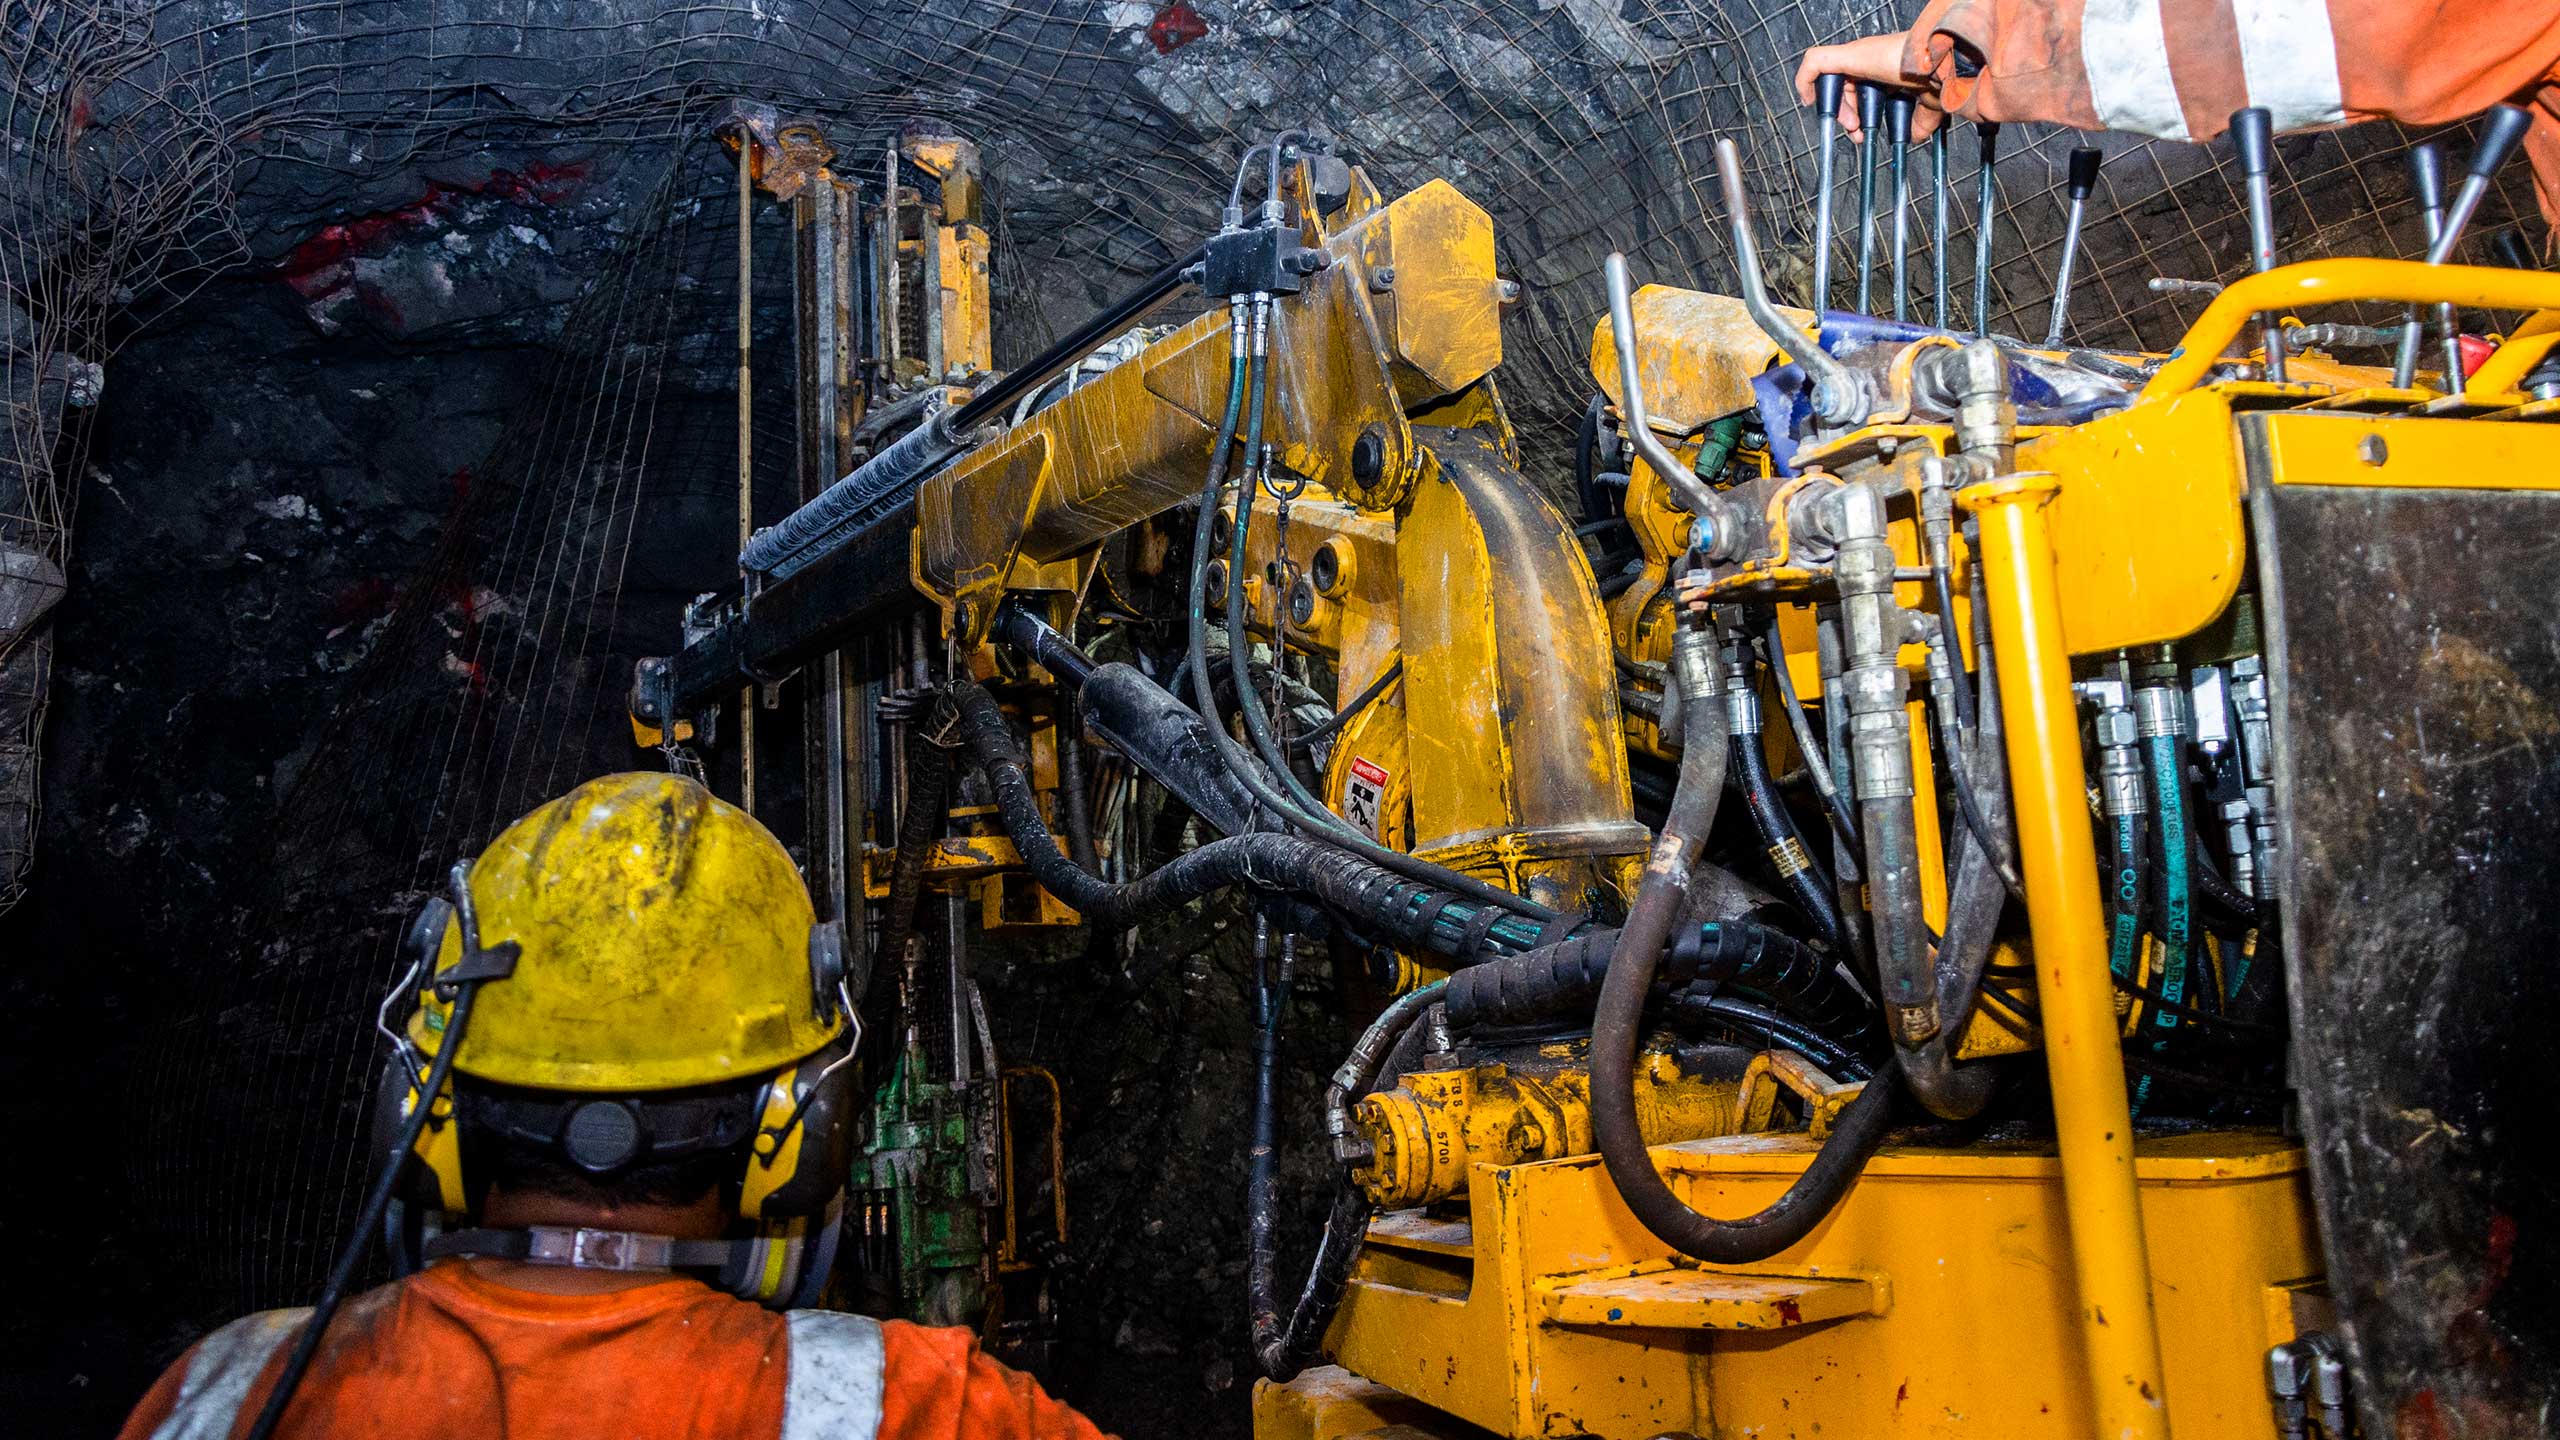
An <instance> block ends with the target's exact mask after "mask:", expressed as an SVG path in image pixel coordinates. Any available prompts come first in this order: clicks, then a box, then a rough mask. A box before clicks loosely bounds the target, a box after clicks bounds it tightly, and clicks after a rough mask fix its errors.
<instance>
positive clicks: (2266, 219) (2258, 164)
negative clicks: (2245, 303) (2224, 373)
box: [2231, 105, 2284, 384]
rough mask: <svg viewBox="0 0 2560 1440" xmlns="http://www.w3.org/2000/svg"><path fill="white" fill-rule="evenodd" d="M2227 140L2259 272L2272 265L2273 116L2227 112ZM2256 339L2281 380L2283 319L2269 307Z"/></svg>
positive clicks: (2272, 376) (2258, 110)
mask: <svg viewBox="0 0 2560 1440" xmlns="http://www.w3.org/2000/svg"><path fill="white" fill-rule="evenodd" d="M2231 144H2232V147H2233V148H2234V149H2236V150H2238V151H2239V152H2240V173H2241V174H2242V175H2243V176H2245V177H2247V179H2248V187H2249V268H2250V269H2251V270H2254V271H2256V272H2257V273H2259V274H2261V275H2263V274H2265V273H2266V272H2267V271H2269V270H2273V269H2274V268H2276V199H2275V188H2274V185H2273V183H2272V182H2271V181H2270V180H2269V179H2268V172H2269V171H2270V170H2272V169H2273V168H2274V165H2275V148H2276V126H2275V117H2274V116H2272V115H2270V114H2268V113H2267V111H2266V109H2265V107H2263V106H2258V105H2252V106H2250V107H2249V108H2248V109H2246V110H2235V111H2233V112H2232V115H2231ZM2258 336H2259V343H2260V344H2261V346H2262V347H2263V348H2264V349H2265V351H2266V355H2267V378H2268V379H2269V380H2272V381H2275V382H2276V383H2277V384H2282V383H2284V319H2283V317H2282V316H2280V315H2278V314H2277V313H2276V312H2275V311H2273V310H2269V311H2266V312H2264V313H2263V314H2261V315H2259V316H2258Z"/></svg>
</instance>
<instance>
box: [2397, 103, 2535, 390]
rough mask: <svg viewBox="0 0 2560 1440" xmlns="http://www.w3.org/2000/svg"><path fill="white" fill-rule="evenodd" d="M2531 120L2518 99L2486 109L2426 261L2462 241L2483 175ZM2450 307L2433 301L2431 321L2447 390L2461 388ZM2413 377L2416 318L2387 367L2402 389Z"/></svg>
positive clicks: (2483, 192) (2482, 192)
mask: <svg viewBox="0 0 2560 1440" xmlns="http://www.w3.org/2000/svg"><path fill="white" fill-rule="evenodd" d="M2532 124H2533V112H2532V111H2530V110H2527V109H2525V108H2524V107H2522V106H2520V105H2500V106H2498V107H2497V108H2496V109H2493V110H2491V111H2490V112H2489V118H2488V121H2487V124H2486V125H2485V126H2484V127H2483V128H2482V130H2481V132H2480V144H2479V147H2478V148H2476V149H2474V150H2473V151H2472V152H2471V164H2470V165H2469V166H2468V167H2466V169H2465V172H2464V174H2463V177H2462V188H2461V189H2460V190H2458V191H2456V192H2454V197H2453V204H2452V205H2451V207H2449V208H2448V209H2447V210H2446V211H2445V214H2444V224H2443V226H2442V227H2440V228H2439V229H2438V230H2437V231H2436V237H2435V239H2434V240H2433V241H2431V242H2430V243H2429V244H2428V246H2427V263H2428V264H2430V265H2442V264H2444V263H2445V262H2446V261H2447V260H2450V259H2452V258H2453V252H2454V248H2455V247H2456V246H2459V245H2460V244H2461V243H2462V232H2463V230H2464V228H2465V227H2467V226H2469V225H2470V223H2471V216H2472V214H2473V212H2475V211H2477V210H2478V209H2479V208H2480V202H2481V200H2482V199H2484V198H2485V197H2486V196H2487V195H2488V193H2489V181H2490V180H2491V179H2492V178H2493V177H2495V176H2496V175H2497V173H2498V167H2499V166H2501V165H2503V164H2505V163H2506V161H2507V155H2508V153H2509V152H2510V151H2512V150H2514V149H2515V148H2516V142H2517V141H2518V140H2521V139H2523V138H2524V132H2525V131H2526V129H2527V128H2529V127H2530V126H2531V125H2532ZM2456 323H2457V322H2456V317H2455V315H2454V310H2453V307H2452V306H2450V305H2440V306H2438V307H2436V324H2437V326H2438V327H2439V328H2440V329H2442V330H2443V331H2444V332H2445V336H2446V338H2445V342H2444V343H2445V372H2444V389H2445V393H2446V394H2448V395H2457V394H2460V393H2461V391H2462V350H2461V344H2460V337H2459V335H2458V334H2456V333H2455V326H2456ZM2417 378H2418V323H2417V322H2416V321H2414V320H2412V321H2410V322H2409V323H2408V324H2407V325H2406V326H2403V327H2402V328H2401V331H2400V359H2399V363H2398V364H2397V365H2395V366H2393V367H2392V371H2391V379H2392V383H2393V384H2395V385H2397V386H2399V387H2400V388H2401V389H2404V390H2405V389H2407V388H2408V387H2409V386H2410V385H2411V384H2412V383H2414V382H2415V381H2416V380H2417Z"/></svg>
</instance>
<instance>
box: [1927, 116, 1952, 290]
mask: <svg viewBox="0 0 2560 1440" xmlns="http://www.w3.org/2000/svg"><path fill="white" fill-rule="evenodd" d="M1929 188H1930V191H1931V194H1930V202H1931V203H1930V216H1929V268H1930V270H1931V272H1932V274H1931V281H1932V284H1931V286H1930V295H1931V297H1932V299H1931V306H1930V311H1929V319H1930V322H1931V323H1932V324H1934V325H1936V326H1937V327H1938V328H1939V329H1941V330H1948V329H1952V328H1954V326H1955V317H1954V316H1952V315H1949V314H1948V313H1947V124H1946V120H1945V119H1944V117H1941V118H1940V119H1939V121H1938V128H1937V130H1936V131H1934V132H1933V133H1931V135H1930V136H1929Z"/></svg>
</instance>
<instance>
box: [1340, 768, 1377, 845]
mask: <svg viewBox="0 0 2560 1440" xmlns="http://www.w3.org/2000/svg"><path fill="white" fill-rule="evenodd" d="M1386 807H1387V770H1386V767H1385V766H1383V765H1379V764H1376V763H1373V762H1371V761H1368V760H1364V759H1362V758H1361V757H1359V756H1357V755H1354V756H1352V757H1351V770H1350V772H1349V773H1348V774H1346V775H1344V776H1343V777H1342V814H1343V818H1344V819H1347V820H1349V821H1350V822H1351V823H1352V824H1354V825H1357V826H1359V827H1360V828H1361V829H1362V830H1364V831H1366V832H1368V836H1369V838H1370V839H1372V840H1377V839H1382V838H1384V837H1382V836H1381V835H1379V833H1378V814H1379V812H1380V811H1382V810H1384V809H1386Z"/></svg>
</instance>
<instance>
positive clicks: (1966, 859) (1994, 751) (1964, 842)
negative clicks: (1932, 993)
mask: <svg viewBox="0 0 2560 1440" xmlns="http://www.w3.org/2000/svg"><path fill="white" fill-rule="evenodd" d="M1976 653H1977V655H1978V656H1979V657H1980V663H1981V667H1982V677H1983V685H1982V703H1981V705H1980V706H1979V707H1978V708H1977V709H1976V711H1975V720H1976V724H1975V729H1974V734H1973V745H1974V751H1973V757H1974V758H1973V765H1972V767H1971V768H1972V771H1973V773H1974V774H1976V775H1979V776H1980V777H1982V779H1983V780H1985V781H1987V782H1988V785H1987V786H1986V788H1984V789H1983V790H1982V791H1980V792H1979V793H1980V794H1981V796H1982V805H1981V810H1982V821H1983V823H1982V827H1981V829H1979V830H1976V829H1973V828H1970V827H1968V828H1967V829H1966V830H1965V831H1964V832H1963V834H1962V836H1961V837H1960V839H1959V841H1958V847H1957V852H1956V865H1955V880H1954V883H1953V884H1952V885H1950V886H1949V887H1948V897H1947V929H1946V934H1945V935H1944V936H1942V937H1941V938H1940V940H1939V942H1938V954H1937V960H1936V964H1935V973H1936V981H1937V999H1938V1033H1936V1034H1935V1035H1932V1036H1930V1037H1929V1038H1928V1039H1927V1040H1925V1041H1923V1042H1921V1043H1920V1044H1918V1045H1915V1046H1912V1047H1910V1048H1908V1049H1906V1050H1905V1051H1903V1053H1902V1075H1903V1083H1904V1084H1905V1085H1907V1086H1908V1087H1909V1088H1910V1090H1911V1093H1912V1096H1913V1097H1914V1098H1916V1099H1917V1100H1919V1102H1920V1103H1921V1104H1922V1105H1923V1106H1924V1107H1926V1108H1927V1109H1928V1111H1929V1113H1930V1114H1932V1115H1935V1116H1937V1117H1939V1118H1940V1119H1943V1120H1970V1119H1972V1118H1973V1117H1974V1116H1976V1115H1979V1114H1981V1113H1982V1111H1983V1109H1984V1107H1986V1106H1988V1105H1989V1104H1990V1103H1991V1096H1992V1092H1993V1090H1994V1088H1995V1087H1996V1085H1997V1082H1998V1080H1999V1077H2000V1068H2001V1067H1999V1066H1997V1065H1995V1064H1993V1063H1991V1062H1990V1061H1988V1060H1976V1061H1974V1062H1972V1063H1970V1064H1965V1063H1959V1062H1958V1061H1957V1060H1956V1058H1955V1052H1956V1048H1957V1046H1958V1045H1959V1044H1960V1043H1961V1042H1962V1041H1963V1039H1964V1031H1965V1026H1966V1024H1967V1023H1968V1022H1969V1021H1971V1020H1972V1018H1973V1007H1974V1000H1975V997H1976V996H1977V995H1979V994H1980V993H1981V985H1982V972H1983V967H1984V966H1986V965H1987V964H1989V963H1990V959H1991V946H1992V942H1993V941H1994V940H1995V939H1996V938H1997V936H1998V932H1999V928H2000V915H2001V911H2002V910H2003V909H2004V908H2005V906H2006V903H2007V900H2008V889H2007V883H2006V878H2005V877H2004V876H2002V875H2001V874H2000V873H1999V867H1998V866H1997V865H1996V864H1995V863H1994V854H1995V851H1996V852H1998V853H2005V852H2006V850H2007V848H2008V846H2009V845H2010V843H2011V816H2012V811H2011V809H2010V805H2009V764H2008V752H2007V750H2006V748H2005V747H2006V745H2007V731H2006V727H2005V726H2004V725H2003V724H2002V721H2001V711H2000V694H1999V691H1998V689H1997V688H1996V686H1995V685H1994V684H1993V672H1992V668H1991V666H1992V660H1991V650H1990V647H1989V646H1983V647H1981V648H1980V649H1978V650H1977V652H1976ZM1949 744H1950V746H1961V745H1963V744H1964V741H1963V740H1962V739H1954V740H1951V741H1950V742H1949Z"/></svg>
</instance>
